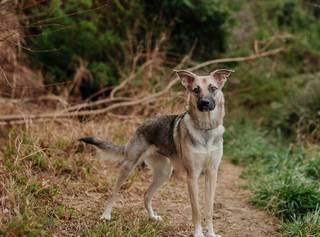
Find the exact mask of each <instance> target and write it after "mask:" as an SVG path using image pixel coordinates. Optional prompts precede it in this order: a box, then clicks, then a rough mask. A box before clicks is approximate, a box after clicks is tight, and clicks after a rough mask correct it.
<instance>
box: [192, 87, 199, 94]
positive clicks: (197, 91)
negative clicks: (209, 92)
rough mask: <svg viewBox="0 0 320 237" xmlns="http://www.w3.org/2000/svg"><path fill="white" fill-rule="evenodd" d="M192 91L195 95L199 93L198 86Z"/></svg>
mask: <svg viewBox="0 0 320 237" xmlns="http://www.w3.org/2000/svg"><path fill="white" fill-rule="evenodd" d="M192 91H193V93H195V94H196V95H199V93H200V87H199V86H197V87H196V88H194V89H193V90H192Z"/></svg>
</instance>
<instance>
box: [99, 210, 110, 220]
mask: <svg viewBox="0 0 320 237" xmlns="http://www.w3.org/2000/svg"><path fill="white" fill-rule="evenodd" d="M100 220H107V221H110V220H111V213H107V212H104V213H103V214H102V216H101V217H100Z"/></svg>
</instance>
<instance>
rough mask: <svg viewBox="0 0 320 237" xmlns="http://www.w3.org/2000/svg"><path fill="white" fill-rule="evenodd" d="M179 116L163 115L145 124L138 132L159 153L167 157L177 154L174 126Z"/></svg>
mask: <svg viewBox="0 0 320 237" xmlns="http://www.w3.org/2000/svg"><path fill="white" fill-rule="evenodd" d="M178 117H179V116H178V115H163V116H159V117H156V118H153V119H150V120H148V121H146V122H144V123H143V124H142V125H141V126H140V127H139V128H138V129H137V131H136V133H137V135H142V136H143V137H144V138H145V140H146V141H147V142H148V143H149V144H150V145H154V146H156V148H157V149H158V152H159V153H161V154H163V155H165V156H172V155H174V154H176V152H177V151H176V147H175V144H174V140H173V131H174V126H175V124H176V122H177V120H178Z"/></svg>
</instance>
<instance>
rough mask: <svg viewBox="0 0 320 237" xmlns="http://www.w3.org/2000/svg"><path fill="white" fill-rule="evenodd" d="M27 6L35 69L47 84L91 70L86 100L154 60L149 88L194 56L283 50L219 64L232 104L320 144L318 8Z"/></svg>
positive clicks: (234, 3)
mask: <svg viewBox="0 0 320 237" xmlns="http://www.w3.org/2000/svg"><path fill="white" fill-rule="evenodd" d="M28 2H29V1H21V5H22V6H24V7H22V9H23V10H22V12H23V14H25V16H26V19H27V21H26V22H24V24H25V25H26V26H28V27H27V34H29V35H31V37H26V44H27V45H28V47H30V48H31V49H32V51H30V52H28V55H27V57H28V60H29V61H30V62H31V66H32V67H33V68H35V69H40V70H41V72H42V73H43V75H44V84H51V83H56V82H66V81H71V80H74V78H75V75H76V74H77V69H79V67H80V68H85V70H86V71H87V73H86V74H84V75H82V76H81V82H80V83H78V86H79V87H80V94H81V96H82V98H86V97H88V96H90V95H92V94H93V93H95V92H97V91H99V89H101V88H104V87H106V86H111V87H112V86H113V85H117V84H119V83H120V81H121V80H123V79H124V78H126V77H128V75H130V73H131V72H132V71H133V70H136V69H137V68H139V67H141V66H142V65H143V64H144V63H146V62H147V61H148V60H150V58H153V57H157V58H158V59H161V62H160V63H159V64H160V65H158V67H157V68H156V67H155V68H156V69H155V68H154V69H153V70H152V72H151V75H152V76H151V77H149V79H148V83H150V85H151V86H153V85H155V84H156V83H157V81H159V80H162V79H161V78H163V77H164V75H166V74H168V73H170V72H171V70H172V68H174V67H175V66H176V65H177V64H178V63H179V62H180V60H181V59H183V57H184V56H185V55H186V54H187V53H189V52H190V50H192V61H191V63H194V64H195V63H196V62H201V61H205V60H208V59H213V58H223V57H237V56H244V55H251V54H252V53H253V52H254V51H256V53H257V52H259V50H261V51H263V50H264V51H265V50H268V49H272V48H275V47H285V49H286V51H285V52H284V53H282V54H279V55H277V56H274V57H269V58H262V59H259V60H255V61H253V62H250V63H238V64H237V63H231V64H230V63H229V64H225V65H223V64H222V65H219V67H230V68H234V69H235V70H236V74H235V75H234V79H232V81H231V82H230V83H229V85H228V88H227V89H226V91H227V93H229V94H230V95H232V97H231V96H230V97H231V98H230V99H229V100H230V102H228V104H229V106H231V111H234V110H236V108H240V110H241V111H240V115H241V116H242V115H243V114H244V113H247V114H249V115H250V116H253V117H254V118H256V119H258V120H259V121H260V122H262V123H263V124H264V125H266V126H268V127H270V128H275V129H279V130H281V132H283V133H284V134H285V135H286V136H290V137H293V138H297V137H300V138H302V139H304V138H306V136H308V138H310V139H311V140H313V141H319V139H320V135H319V132H317V131H319V125H318V124H319V105H320V101H319V94H320V85H319V82H318V80H319V74H318V72H319V71H318V70H319V67H320V41H319V38H320V26H319V18H320V7H319V5H318V1H310V0H276V1H254V0H252V1H245V0H227V1H219V0H202V1H192V0H173V1H169V0H168V1H167V0H165V1H161V2H159V1H144V0H135V1H119V0H114V1H111V0H110V1H99V0H95V1H94V0H77V1H75V0H69V1H62V0H51V1H44V2H43V1H39V3H38V4H36V6H34V7H25V6H28ZM33 2H35V1H33ZM155 54H156V55H155ZM153 63H154V62H153ZM210 69H212V67H211V68H208V70H210ZM149 74H150V73H149ZM137 81H139V80H137ZM144 84H146V83H144ZM111 87H110V90H106V93H105V94H104V95H105V96H106V95H108V91H109V92H110V91H111ZM76 92H79V90H74V91H72V90H71V93H75V94H76ZM58 93H59V92H58ZM234 94H236V95H234ZM227 98H229V97H228V96H227Z"/></svg>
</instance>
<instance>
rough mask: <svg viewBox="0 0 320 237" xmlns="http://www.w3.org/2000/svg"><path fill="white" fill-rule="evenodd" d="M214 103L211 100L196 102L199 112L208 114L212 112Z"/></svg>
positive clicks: (204, 99) (205, 99)
mask: <svg viewBox="0 0 320 237" xmlns="http://www.w3.org/2000/svg"><path fill="white" fill-rule="evenodd" d="M215 107H216V103H215V101H214V100H213V99H211V98H210V99H207V98H203V99H200V100H199V101H198V109H199V111H201V112H208V111H212V110H214V108H215Z"/></svg>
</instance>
